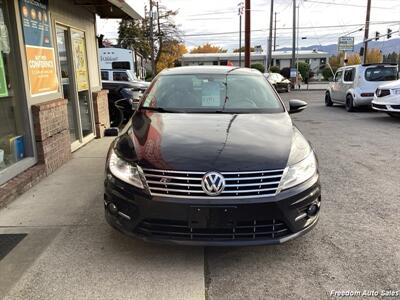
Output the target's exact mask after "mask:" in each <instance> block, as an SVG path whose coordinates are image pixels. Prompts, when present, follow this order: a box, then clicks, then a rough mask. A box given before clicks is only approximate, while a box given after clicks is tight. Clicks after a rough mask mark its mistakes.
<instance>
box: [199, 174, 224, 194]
mask: <svg viewBox="0 0 400 300" xmlns="http://www.w3.org/2000/svg"><path fill="white" fill-rule="evenodd" d="M201 187H202V188H203V191H204V192H205V193H206V194H207V195H210V196H217V195H219V194H221V193H222V192H223V191H224V189H225V178H224V176H222V175H221V174H220V173H218V172H208V173H207V174H205V175H204V176H203V179H202V181H201Z"/></svg>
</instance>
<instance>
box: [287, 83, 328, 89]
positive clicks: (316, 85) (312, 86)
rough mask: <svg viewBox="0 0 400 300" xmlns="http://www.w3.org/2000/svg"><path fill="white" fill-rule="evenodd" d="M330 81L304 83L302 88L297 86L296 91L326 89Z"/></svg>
mask: <svg viewBox="0 0 400 300" xmlns="http://www.w3.org/2000/svg"><path fill="white" fill-rule="evenodd" d="M328 85H329V82H311V83H310V84H308V85H307V84H305V83H302V84H301V85H300V89H298V88H297V87H296V89H295V91H325V90H326V89H327V88H328Z"/></svg>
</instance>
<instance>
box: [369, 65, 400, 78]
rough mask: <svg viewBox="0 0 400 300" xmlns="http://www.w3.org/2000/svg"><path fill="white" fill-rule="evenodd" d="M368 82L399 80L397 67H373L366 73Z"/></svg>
mask: <svg viewBox="0 0 400 300" xmlns="http://www.w3.org/2000/svg"><path fill="white" fill-rule="evenodd" d="M365 79H366V80H368V81H392V80H396V79H397V68H396V67H373V68H368V69H367V70H366V71H365Z"/></svg>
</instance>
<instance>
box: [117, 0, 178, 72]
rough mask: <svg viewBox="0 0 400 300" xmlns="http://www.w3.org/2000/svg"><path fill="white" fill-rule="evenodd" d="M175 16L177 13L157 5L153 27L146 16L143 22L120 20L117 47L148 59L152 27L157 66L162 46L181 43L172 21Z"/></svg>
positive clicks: (176, 28) (176, 27)
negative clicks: (134, 51)
mask: <svg viewBox="0 0 400 300" xmlns="http://www.w3.org/2000/svg"><path fill="white" fill-rule="evenodd" d="M153 5H154V7H156V3H155V1H153ZM177 14H178V11H173V10H169V9H167V8H166V7H165V6H163V5H159V9H158V18H155V19H154V20H153V26H150V19H149V18H148V17H147V16H146V18H145V19H144V20H143V21H139V20H132V19H128V20H122V21H121V23H120V26H119V31H118V34H119V38H118V45H119V46H120V47H122V48H128V49H134V50H136V51H138V52H139V53H141V54H142V55H143V56H145V57H150V56H151V41H150V30H151V27H153V37H154V55H155V59H154V60H155V64H156V65H157V64H158V61H159V60H160V57H161V55H162V53H163V48H164V46H166V45H170V44H171V43H174V42H177V43H180V42H181V37H180V36H181V32H180V30H179V28H178V26H177V25H176V24H175V21H174V19H173V18H174V17H175V16H176V15H177Z"/></svg>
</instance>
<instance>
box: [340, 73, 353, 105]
mask: <svg viewBox="0 0 400 300" xmlns="http://www.w3.org/2000/svg"><path fill="white" fill-rule="evenodd" d="M355 73H356V69H355V68H346V69H345V70H344V74H343V81H342V83H341V87H340V95H339V97H340V99H343V101H345V100H346V96H347V91H348V90H349V89H351V88H352V87H353V84H354V76H355Z"/></svg>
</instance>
